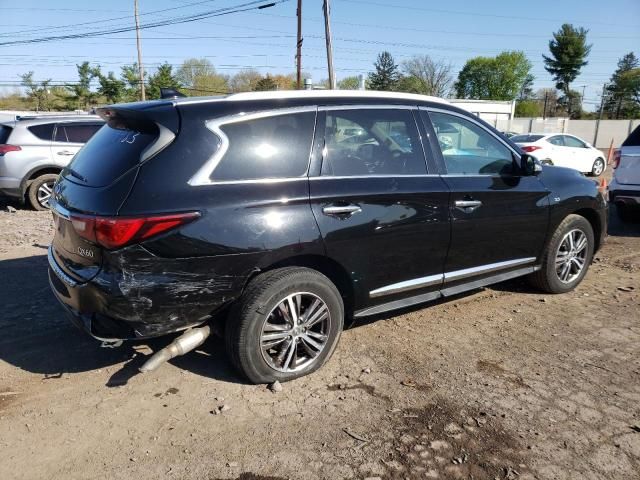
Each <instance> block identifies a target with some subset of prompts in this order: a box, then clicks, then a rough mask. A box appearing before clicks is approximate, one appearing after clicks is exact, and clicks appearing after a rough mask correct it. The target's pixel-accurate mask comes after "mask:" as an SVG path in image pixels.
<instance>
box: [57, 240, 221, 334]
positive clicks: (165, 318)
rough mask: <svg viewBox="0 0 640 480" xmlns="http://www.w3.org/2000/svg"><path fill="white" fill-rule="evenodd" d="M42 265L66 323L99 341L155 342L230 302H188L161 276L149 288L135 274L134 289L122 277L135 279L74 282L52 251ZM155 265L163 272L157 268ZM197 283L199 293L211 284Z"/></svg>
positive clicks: (103, 276) (107, 276) (107, 275)
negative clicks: (65, 314)
mask: <svg viewBox="0 0 640 480" xmlns="http://www.w3.org/2000/svg"><path fill="white" fill-rule="evenodd" d="M48 259H49V284H50V286H51V290H52V291H53V293H54V295H55V296H56V298H57V299H58V301H59V302H60V303H61V304H62V306H63V307H64V309H65V310H66V311H67V312H68V313H69V315H70V317H71V320H72V322H73V323H74V324H75V325H76V326H78V327H79V328H81V329H82V330H84V331H85V332H87V333H88V334H90V335H91V336H92V337H94V338H97V339H99V340H133V339H144V338H151V337H158V336H161V335H166V334H169V333H173V332H177V331H180V330H184V329H187V328H190V327H193V326H197V325H201V324H203V323H205V322H206V321H208V320H209V318H210V317H211V313H213V312H214V311H215V310H216V309H217V308H219V307H220V306H222V305H223V304H224V303H225V302H227V301H229V300H230V299H232V298H233V297H234V296H233V295H232V294H231V292H230V291H222V292H221V294H220V295H206V296H203V295H202V292H198V291H194V292H193V293H194V295H191V296H189V295H185V294H184V292H176V291H175V288H174V284H173V283H171V274H170V273H168V272H166V270H165V271H164V272H163V273H164V275H163V276H162V277H159V276H154V275H153V274H151V276H153V277H154V278H153V280H154V283H151V282H149V281H146V280H145V279H144V276H145V274H144V272H141V273H140V274H139V276H140V277H141V278H136V280H137V281H138V282H140V286H139V287H134V286H133V285H132V284H131V283H129V284H125V282H124V281H123V278H124V277H126V276H127V275H129V276H130V278H131V280H133V278H134V276H135V274H133V275H132V274H131V273H127V274H124V275H123V274H122V273H121V274H120V275H117V274H114V273H113V272H108V271H107V272H105V271H104V270H102V271H101V272H100V273H98V274H97V275H96V276H95V277H94V278H92V279H91V280H89V281H85V282H79V281H77V280H76V279H74V278H72V277H70V276H69V275H67V274H66V273H65V272H64V270H63V269H62V268H61V267H60V265H58V263H57V262H56V260H55V258H54V255H53V251H52V247H50V248H49V255H48ZM174 262H175V260H174ZM158 263H159V264H160V265H159V268H160V269H163V265H162V264H161V262H160V261H158ZM201 281H202V286H203V288H202V290H205V288H204V287H205V285H210V284H211V281H210V280H209V279H205V278H202V279H201ZM192 282H193V279H192ZM170 292H174V293H173V294H171V293H170ZM209 292H210V290H209Z"/></svg>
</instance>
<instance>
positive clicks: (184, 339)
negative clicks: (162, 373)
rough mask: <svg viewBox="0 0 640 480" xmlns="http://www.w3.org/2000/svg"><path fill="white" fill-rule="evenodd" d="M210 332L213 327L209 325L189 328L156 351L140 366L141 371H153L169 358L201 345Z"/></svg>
mask: <svg viewBox="0 0 640 480" xmlns="http://www.w3.org/2000/svg"><path fill="white" fill-rule="evenodd" d="M210 334H211V327H209V325H206V326H204V327H200V328H192V329H190V330H187V331H186V332H184V333H183V334H182V335H180V336H179V337H178V338H176V339H175V340H174V341H173V342H171V343H170V344H169V345H167V346H166V347H164V348H163V349H162V350H159V351H157V352H156V353H154V354H153V355H152V356H151V358H150V359H149V360H147V361H146V362H144V365H142V366H141V367H140V371H141V372H142V373H147V372H153V371H154V370H156V369H157V368H158V367H159V366H160V365H162V364H163V363H164V362H166V361H167V360H171V359H172V358H174V357H178V356H180V355H184V354H185V353H188V352H190V351H191V350H193V349H195V348H197V347H199V346H200V345H202V344H203V343H204V341H205V340H206V339H207V337H208V336H209V335H210Z"/></svg>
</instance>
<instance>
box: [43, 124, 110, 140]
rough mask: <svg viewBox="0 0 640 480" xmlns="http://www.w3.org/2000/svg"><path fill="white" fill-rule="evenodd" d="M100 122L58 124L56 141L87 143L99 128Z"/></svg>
mask: <svg viewBox="0 0 640 480" xmlns="http://www.w3.org/2000/svg"><path fill="white" fill-rule="evenodd" d="M101 127H102V125H101V124H91V123H65V124H58V128H57V129H56V138H55V141H56V142H68V143H87V142H88V141H89V139H90V138H91V137H93V135H95V133H96V132H97V131H98V130H100V128H101Z"/></svg>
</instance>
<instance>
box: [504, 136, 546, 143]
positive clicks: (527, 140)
mask: <svg viewBox="0 0 640 480" xmlns="http://www.w3.org/2000/svg"><path fill="white" fill-rule="evenodd" d="M543 136H544V135H514V136H513V137H511V141H512V142H514V143H533V142H537V141H538V140H540V139H541V138H542V137H543Z"/></svg>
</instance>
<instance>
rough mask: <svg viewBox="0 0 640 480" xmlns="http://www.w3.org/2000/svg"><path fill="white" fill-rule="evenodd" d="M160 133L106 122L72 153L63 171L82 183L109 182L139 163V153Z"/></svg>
mask: <svg viewBox="0 0 640 480" xmlns="http://www.w3.org/2000/svg"><path fill="white" fill-rule="evenodd" d="M157 136H158V132H157V130H156V131H147V132H140V131H136V130H127V129H119V128H112V127H110V126H108V125H105V126H104V127H103V128H101V129H100V130H99V131H98V133H96V134H95V135H94V136H93V137H92V138H91V140H90V141H89V142H87V144H86V145H85V146H84V147H82V149H80V151H79V152H78V153H77V154H76V156H75V157H73V160H72V161H71V163H70V164H69V166H68V167H67V168H65V169H64V171H63V175H64V177H65V178H67V179H68V180H70V181H72V182H75V183H80V184H82V185H90V186H92V187H101V186H105V185H109V184H111V183H112V182H113V181H114V180H115V179H116V178H118V177H119V176H121V175H122V174H123V173H125V172H127V171H128V170H129V169H131V168H133V167H135V166H137V165H138V163H139V162H140V154H141V153H142V151H143V150H144V149H145V148H146V147H147V146H148V145H149V144H150V143H151V142H153V140H155V138H156V137H157Z"/></svg>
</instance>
